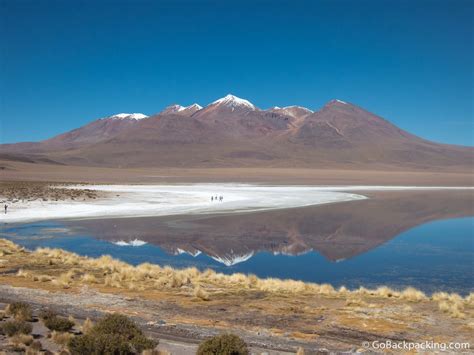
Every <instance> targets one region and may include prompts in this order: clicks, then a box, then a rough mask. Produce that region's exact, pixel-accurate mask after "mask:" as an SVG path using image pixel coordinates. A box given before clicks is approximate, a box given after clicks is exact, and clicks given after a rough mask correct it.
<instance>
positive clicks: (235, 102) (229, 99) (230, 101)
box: [211, 94, 257, 110]
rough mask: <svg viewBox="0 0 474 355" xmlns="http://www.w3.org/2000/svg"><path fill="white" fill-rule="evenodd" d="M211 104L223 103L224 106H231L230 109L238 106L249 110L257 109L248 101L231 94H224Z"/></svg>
mask: <svg viewBox="0 0 474 355" xmlns="http://www.w3.org/2000/svg"><path fill="white" fill-rule="evenodd" d="M211 105H223V106H226V107H231V108H232V109H234V108H238V107H245V108H249V109H251V110H255V109H257V108H256V107H255V106H254V105H253V104H252V103H251V102H250V101H248V100H245V99H241V98H239V97H237V96H234V95H231V94H229V95H226V96H224V97H222V98H220V99H219V100H216V101H214V102H213V103H211Z"/></svg>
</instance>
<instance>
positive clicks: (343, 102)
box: [332, 99, 347, 105]
mask: <svg viewBox="0 0 474 355" xmlns="http://www.w3.org/2000/svg"><path fill="white" fill-rule="evenodd" d="M332 101H334V102H339V103H340V104H343V105H347V102H345V101H342V100H338V99H334V100H332Z"/></svg>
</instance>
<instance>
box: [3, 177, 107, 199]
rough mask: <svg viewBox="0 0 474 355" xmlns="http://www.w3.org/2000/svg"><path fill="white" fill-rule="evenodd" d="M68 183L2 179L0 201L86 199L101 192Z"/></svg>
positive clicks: (93, 197) (85, 186)
mask: <svg viewBox="0 0 474 355" xmlns="http://www.w3.org/2000/svg"><path fill="white" fill-rule="evenodd" d="M66 185H71V183H50V182H31V181H28V182H22V181H2V182H0V196H1V198H2V199H1V200H0V203H7V204H12V203H18V202H33V201H67V200H70V201H76V200H79V201H84V200H94V199H97V198H99V197H100V196H101V195H100V192H99V191H94V190H89V189H87V185H84V188H83V189H67V188H65V186H66Z"/></svg>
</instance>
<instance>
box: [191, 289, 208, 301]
mask: <svg viewBox="0 0 474 355" xmlns="http://www.w3.org/2000/svg"><path fill="white" fill-rule="evenodd" d="M194 296H195V297H197V298H199V299H201V300H203V301H209V293H207V292H206V291H205V290H204V289H203V288H202V287H201V286H199V285H198V286H197V287H196V288H195V289H194Z"/></svg>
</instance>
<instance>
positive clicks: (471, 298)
mask: <svg viewBox="0 0 474 355" xmlns="http://www.w3.org/2000/svg"><path fill="white" fill-rule="evenodd" d="M464 301H465V302H466V303H467V304H468V305H469V306H471V307H474V292H471V293H470V294H469V295H468V296H466V298H465V299H464Z"/></svg>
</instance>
